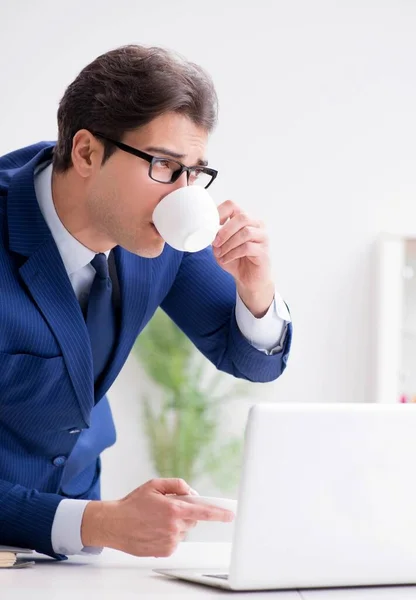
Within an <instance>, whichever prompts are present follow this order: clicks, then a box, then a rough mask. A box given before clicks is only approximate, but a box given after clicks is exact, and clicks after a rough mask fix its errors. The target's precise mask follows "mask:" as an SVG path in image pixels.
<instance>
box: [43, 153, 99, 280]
mask: <svg viewBox="0 0 416 600" xmlns="http://www.w3.org/2000/svg"><path fill="white" fill-rule="evenodd" d="M35 192H36V198H37V200H38V203H39V208H40V210H41V213H42V215H43V218H44V219H45V221H46V224H47V225H48V227H49V229H50V231H51V233H52V237H53V239H54V240H55V244H56V245H57V247H58V250H59V254H60V255H61V258H62V261H63V263H64V265H65V269H66V271H67V273H68V275H72V273H75V272H76V271H79V270H80V269H82V268H83V267H85V266H86V265H88V264H89V263H90V262H91V261H92V259H93V258H94V256H95V255H96V253H95V252H94V251H93V250H90V249H89V248H87V247H86V246H84V244H81V242H79V241H78V240H77V239H76V238H74V236H73V235H71V234H70V233H69V231H68V230H67V229H66V228H65V226H64V225H63V223H62V221H61V220H60V218H59V216H58V213H57V212H56V209H55V205H54V202H53V198H52V163H49V164H46V166H45V164H43V165H40V166H39V167H38V169H37V171H36V172H35ZM109 254H110V250H108V251H107V252H105V255H106V257H107V258H108V255H109Z"/></svg>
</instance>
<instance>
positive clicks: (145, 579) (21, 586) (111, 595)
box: [0, 542, 416, 600]
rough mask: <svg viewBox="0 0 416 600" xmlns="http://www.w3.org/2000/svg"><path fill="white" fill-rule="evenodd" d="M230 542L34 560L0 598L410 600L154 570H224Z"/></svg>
mask: <svg viewBox="0 0 416 600" xmlns="http://www.w3.org/2000/svg"><path fill="white" fill-rule="evenodd" d="M230 551H231V544H226V543H223V544H207V543H190V542H188V543H184V544H181V545H180V546H179V548H178V549H177V551H176V552H175V554H173V555H172V556H171V557H169V558H159V559H156V558H135V557H133V556H129V555H127V554H123V553H121V552H116V551H114V550H104V552H103V553H102V554H101V555H100V556H94V557H85V558H84V557H83V556H74V557H71V558H70V559H69V560H67V561H64V562H57V561H54V560H52V559H49V558H46V557H42V556H40V555H36V556H35V561H36V564H35V565H34V566H33V567H31V568H27V569H5V570H2V571H0V597H1V598H5V599H6V598H7V600H29V599H30V600H84V599H88V600H96V599H97V600H98V599H99V600H110V599H111V600H130V599H133V598H134V600H137V598H140V597H143V598H149V599H151V598H159V599H161V598H168V599H169V600H182V598H195V599H196V600H198V599H199V598H202V599H203V598H219V597H220V596H222V597H224V595H228V596H230V598H232V600H243V599H244V600H252V599H255V600H260V599H262V600H272V599H279V600H410V598H412V600H413V599H414V598H416V586H406V587H394V588H380V587H378V588H367V589H365V588H360V589H358V588H356V589H340V590H313V591H310V590H302V591H301V592H300V593H298V592H296V591H282V592H244V593H239V592H226V591H222V590H217V589H215V588H209V587H204V586H200V585H196V584H192V583H187V582H181V581H179V580H178V581H176V580H173V579H170V578H167V577H164V576H163V575H158V574H156V573H153V572H152V569H157V568H186V567H196V568H202V569H204V568H219V569H225V568H226V567H227V564H228V563H229V559H230Z"/></svg>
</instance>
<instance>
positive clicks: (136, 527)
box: [81, 479, 234, 557]
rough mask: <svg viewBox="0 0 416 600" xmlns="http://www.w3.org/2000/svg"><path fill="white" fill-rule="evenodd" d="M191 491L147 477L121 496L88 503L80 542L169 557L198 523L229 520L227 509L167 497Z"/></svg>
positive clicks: (185, 486) (175, 482)
mask: <svg viewBox="0 0 416 600" xmlns="http://www.w3.org/2000/svg"><path fill="white" fill-rule="evenodd" d="M190 493H192V491H191V488H190V487H189V486H188V484H187V483H186V482H185V481H184V480H183V479H152V480H151V481H148V482H147V483H145V484H144V485H142V486H140V487H139V488H137V489H136V490H134V491H133V492H131V494H129V495H128V496H126V497H125V498H123V499H122V500H116V501H114V502H110V501H92V502H89V504H87V506H86V508H85V511H84V516H83V519H82V525H81V539H82V543H83V545H84V546H104V547H107V548H115V549H117V550H122V551H123V552H128V553H129V554H133V555H135V556H156V557H161V556H170V555H171V554H172V553H173V552H174V550H175V549H176V547H177V545H178V544H179V542H181V541H182V540H183V539H184V537H185V535H186V533H187V531H188V530H189V529H191V528H192V527H195V525H196V524H197V522H198V521H222V522H225V523H228V522H230V521H232V520H233V518H234V514H233V513H232V512H231V511H228V510H224V509H221V508H216V507H213V506H204V505H198V504H190V503H188V502H184V501H182V500H179V499H177V498H175V496H174V495H168V494H175V495H177V496H180V495H187V494H190Z"/></svg>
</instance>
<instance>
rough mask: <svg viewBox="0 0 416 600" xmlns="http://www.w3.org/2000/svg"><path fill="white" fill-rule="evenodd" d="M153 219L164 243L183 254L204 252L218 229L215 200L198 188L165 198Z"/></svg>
mask: <svg viewBox="0 0 416 600" xmlns="http://www.w3.org/2000/svg"><path fill="white" fill-rule="evenodd" d="M152 218H153V224H154V226H155V227H156V229H157V230H158V232H159V233H160V235H161V236H162V238H163V239H164V240H165V242H167V243H168V244H169V246H172V248H175V250H181V251H183V252H198V251H199V250H203V249H204V248H206V247H207V246H209V245H210V244H212V242H213V241H214V239H215V236H216V235H217V232H218V230H219V228H220V216H219V213H218V209H217V206H216V204H215V202H214V200H213V199H212V198H211V196H210V195H209V193H208V192H207V190H206V189H205V188H202V187H198V186H188V187H183V188H179V189H177V190H175V191H174V192H171V193H170V194H168V195H167V196H165V197H164V198H163V199H162V200H161V201H160V202H159V204H158V205H157V206H156V208H155V210H154V212H153V217H152Z"/></svg>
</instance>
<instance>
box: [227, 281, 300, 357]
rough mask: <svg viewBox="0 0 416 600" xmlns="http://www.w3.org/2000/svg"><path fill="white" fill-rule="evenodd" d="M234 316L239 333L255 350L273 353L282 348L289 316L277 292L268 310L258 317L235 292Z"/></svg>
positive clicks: (289, 319)
mask: <svg viewBox="0 0 416 600" xmlns="http://www.w3.org/2000/svg"><path fill="white" fill-rule="evenodd" d="M235 318H236V321H237V325H238V328H239V329H240V331H241V333H242V334H243V335H244V337H245V338H246V339H247V340H248V341H249V342H250V344H251V345H252V346H254V348H257V350H261V351H263V352H266V354H274V353H276V352H279V351H280V350H281V349H282V347H283V343H284V339H285V336H286V330H287V324H288V323H290V321H291V318H290V314H289V311H288V308H287V306H286V304H285V302H284V301H283V299H282V297H281V296H280V294H278V292H276V291H275V294H274V299H273V302H272V303H271V305H270V308H269V310H268V311H267V313H266V314H265V315H264V317H261V318H260V319H257V318H256V317H255V316H254V315H253V314H252V313H251V312H250V311H249V309H248V308H247V306H246V305H245V304H244V302H243V301H242V300H241V298H240V296H239V294H238V293H237V301H236V307H235Z"/></svg>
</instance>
